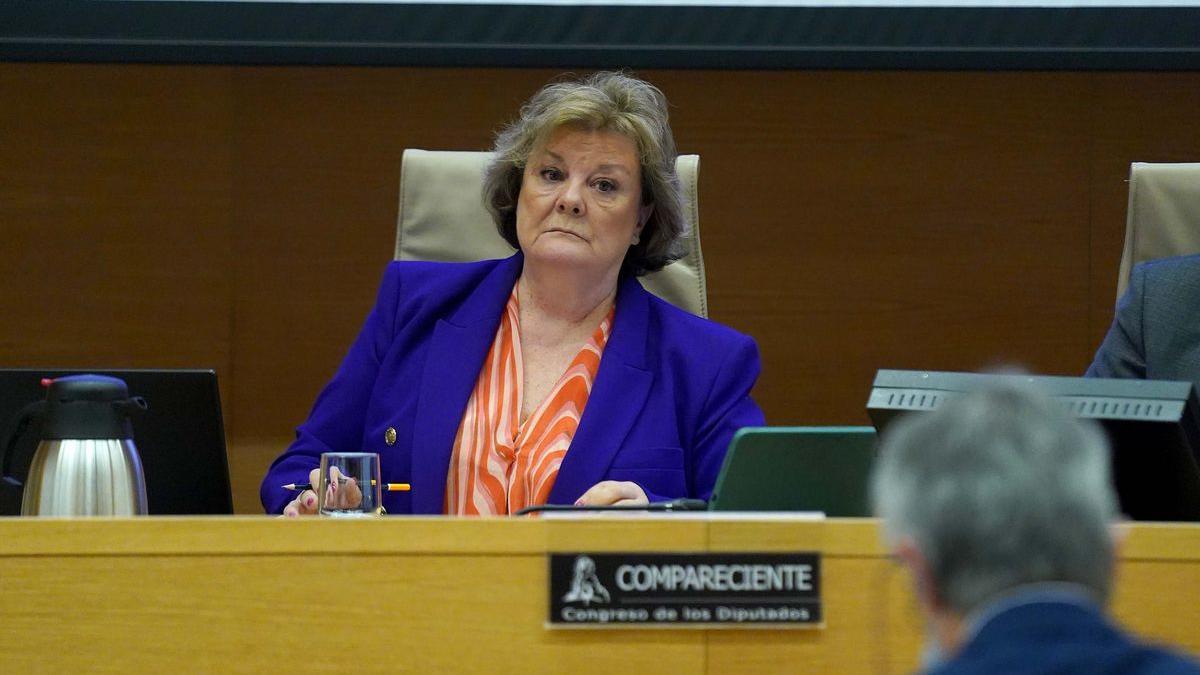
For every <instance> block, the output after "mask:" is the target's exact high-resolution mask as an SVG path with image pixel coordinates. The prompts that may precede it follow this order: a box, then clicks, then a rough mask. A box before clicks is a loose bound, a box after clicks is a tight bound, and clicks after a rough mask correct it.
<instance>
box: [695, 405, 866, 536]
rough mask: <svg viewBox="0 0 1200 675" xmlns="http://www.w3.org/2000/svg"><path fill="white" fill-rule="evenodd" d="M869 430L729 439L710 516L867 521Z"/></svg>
mask: <svg viewBox="0 0 1200 675" xmlns="http://www.w3.org/2000/svg"><path fill="white" fill-rule="evenodd" d="M874 459H875V430H874V429H873V428H871V427H746V428H744V429H741V430H739V431H738V432H737V433H736V434H734V437H733V441H731V442H730V444H729V452H728V453H726V454H725V463H724V464H723V465H722V466H721V472H720V473H719V474H718V475H717V483H716V487H715V488H714V489H713V495H712V499H711V500H710V501H709V504H708V509H709V510H710V511H809V512H814V511H816V512H821V513H824V514H825V515H826V516H829V517H834V518H850V517H865V516H869V515H870V514H871V513H870V505H869V503H868V498H867V480H868V476H869V475H870V473H871V463H872V462H873V461H874Z"/></svg>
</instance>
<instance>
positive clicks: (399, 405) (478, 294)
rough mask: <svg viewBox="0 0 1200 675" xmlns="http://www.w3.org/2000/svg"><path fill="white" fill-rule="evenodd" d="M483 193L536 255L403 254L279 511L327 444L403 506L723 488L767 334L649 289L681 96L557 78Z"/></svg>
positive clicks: (299, 447)
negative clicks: (373, 469) (370, 455)
mask: <svg viewBox="0 0 1200 675" xmlns="http://www.w3.org/2000/svg"><path fill="white" fill-rule="evenodd" d="M484 198H485V201H486V203H487V206H488V209H489V211H491V213H492V216H493V218H494V219H495V220H496V223H497V225H498V227H499V230H500V233H501V235H503V236H504V238H505V239H507V240H508V241H509V243H511V244H512V245H513V246H514V247H516V248H517V249H518V253H517V254H516V255H514V256H512V257H511V258H508V259H505V260H488V261H483V262H477V263H424V262H393V263H391V264H390V265H389V266H388V269H387V271H386V273H385V275H384V280H383V286H382V289H381V290H380V293H379V298H378V300H377V302H376V305H375V308H374V309H373V310H372V312H371V314H370V316H369V317H368V318H367V322H366V325H365V326H364V328H363V330H362V332H361V333H360V335H359V336H358V339H357V340H356V341H355V343H354V345H353V346H352V347H351V349H350V353H349V354H348V355H347V357H346V359H345V361H344V362H343V363H342V365H341V367H340V368H339V370H338V372H337V374H336V375H335V376H334V378H333V380H332V381H331V382H330V383H329V385H327V386H326V387H325V390H324V391H322V392H321V395H320V396H319V397H318V399H317V402H316V404H315V406H314V407H313V411H312V413H311V414H310V416H309V419H308V420H307V421H306V422H305V423H304V424H303V425H301V426H300V428H299V429H298V430H297V438H296V441H295V442H294V443H293V444H292V445H291V447H290V448H288V450H287V451H286V452H284V454H283V455H282V456H281V457H279V458H278V459H277V460H275V462H274V463H273V464H272V465H271V468H270V470H269V471H268V473H267V476H266V478H265V479H264V481H263V485H262V490H261V496H262V501H263V505H264V506H265V507H266V509H267V511H268V512H272V513H280V512H282V513H284V514H286V515H303V514H310V513H313V512H315V510H316V495H314V494H313V493H312V491H305V492H303V493H301V494H299V495H296V494H294V493H291V492H289V491H287V490H285V489H283V488H281V487H280V486H282V485H285V484H288V483H303V482H306V481H307V482H311V483H314V484H315V483H316V482H317V480H316V478H317V474H316V469H314V468H313V467H315V466H316V465H317V464H318V461H319V458H320V454H321V453H322V452H329V451H333V450H343V451H358V450H362V451H365V452H377V453H379V454H380V457H381V463H382V474H383V480H384V481H387V482H407V483H411V484H412V490H411V492H405V493H388V494H387V495H386V496H385V498H384V500H385V501H384V504H385V507H386V508H387V511H388V512H389V513H448V514H480V515H490V514H503V513H513V512H516V511H518V510H519V509H521V508H523V507H525V506H530V505H535V504H543V503H557V504H563V503H565V504H570V503H575V504H581V505H608V504H646V503H647V502H649V501H658V500H664V499H672V498H678V497H692V498H698V499H707V498H708V497H709V495H710V494H711V492H712V487H713V482H714V481H715V479H716V474H717V471H718V470H719V468H720V466H721V462H722V459H723V458H724V454H725V450H726V447H727V446H728V444H729V440H730V438H731V437H732V436H733V433H734V432H735V431H736V430H737V429H738V428H740V427H742V426H748V425H758V424H762V423H763V416H762V412H761V411H760V410H759V408H758V406H757V405H755V403H754V402H753V401H752V400H751V399H750V389H751V387H752V386H753V385H754V381H755V380H756V379H757V377H758V372H759V360H758V350H757V347H756V346H755V344H754V341H753V340H751V339H750V338H748V337H746V336H744V335H740V334H738V333H736V332H734V331H732V330H730V329H728V328H725V327H722V326H719V325H717V324H714V323H712V322H710V321H707V320H705V319H701V318H699V317H696V316H693V315H691V314H688V313H687V312H685V311H683V310H680V309H678V308H676V307H674V306H672V305H670V304H668V303H666V302H664V301H662V300H660V299H658V298H655V297H653V296H651V295H650V294H649V293H647V292H646V291H645V290H644V289H643V288H642V287H641V285H640V284H639V283H638V281H637V276H639V275H641V274H644V273H646V272H650V271H653V270H657V269H660V268H661V267H662V266H663V265H666V264H667V263H669V262H671V261H672V260H675V259H676V258H678V257H679V253H678V251H679V246H678V240H679V238H680V237H681V236H682V235H683V234H684V221H683V217H682V214H681V210H682V209H681V197H680V193H679V179H678V176H676V174H675V141H674V139H673V137H672V135H671V130H670V127H669V126H668V124H667V102H666V99H665V98H664V97H663V95H662V93H661V92H660V91H659V90H658V89H656V88H655V87H653V86H652V85H650V84H648V83H646V82H643V81H641V80H638V79H635V78H631V77H629V76H626V75H623V74H620V73H599V74H596V75H593V76H591V77H588V78H586V79H585V80H582V81H578V82H564V83H557V84H551V85H548V86H546V87H544V88H543V89H542V90H541V91H539V92H538V93H537V94H536V95H534V97H533V98H532V99H530V101H529V102H528V103H526V105H525V106H524V107H522V109H521V113H520V118H519V119H518V120H517V121H516V122H514V123H513V124H511V125H509V126H508V127H507V128H505V129H504V130H503V131H502V132H501V133H500V135H499V136H498V138H497V141H496V157H495V159H494V161H493V163H492V164H491V165H490V166H489V168H488V172H487V175H486V177H485V185H484Z"/></svg>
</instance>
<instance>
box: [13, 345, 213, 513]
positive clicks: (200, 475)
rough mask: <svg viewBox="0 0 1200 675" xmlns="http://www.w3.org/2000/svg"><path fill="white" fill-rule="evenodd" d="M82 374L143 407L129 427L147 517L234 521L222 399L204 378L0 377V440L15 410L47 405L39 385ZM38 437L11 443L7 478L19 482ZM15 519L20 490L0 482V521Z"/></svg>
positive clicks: (49, 373)
mask: <svg viewBox="0 0 1200 675" xmlns="http://www.w3.org/2000/svg"><path fill="white" fill-rule="evenodd" d="M81 373H91V374H95V375H109V376H112V377H118V378H120V379H122V380H124V381H125V384H126V385H128V387H129V395H130V396H141V397H143V398H145V399H146V402H147V403H148V404H149V406H150V407H149V410H147V411H146V412H145V413H144V414H141V415H136V416H134V417H133V419H132V420H131V422H132V425H133V442H134V444H135V445H136V446H137V449H138V455H139V456H140V457H141V460H142V471H143V473H144V474H145V477H146V506H147V510H148V511H149V513H150V515H211V514H218V515H219V514H229V513H233V499H232V497H231V495H230V489H229V466H228V460H227V458H226V455H225V428H224V425H223V423H222V418H221V399H220V394H219V392H218V390H217V375H216V373H214V372H213V371H211V370H105V369H90V368H89V369H74V370H65V369H55V368H42V369H7V370H0V435H3V436H4V438H7V437H8V436H9V434H10V433H11V432H13V431H15V424H14V422H15V417H16V416H17V414H18V413H19V412H20V411H21V409H22V408H24V407H25V406H26V405H27V404H29V403H32V402H34V401H38V400H41V399H44V398H45V397H46V390H45V389H44V388H43V387H42V385H41V380H42V378H44V377H49V378H55V377H62V376H64V375H77V374H81ZM40 437H41V427H40V424H38V423H37V422H35V423H32V424H30V425H29V427H28V428H27V429H26V430H25V431H24V433H22V434H21V437H20V438H18V439H17V449H16V455H15V457H16V458H18V461H15V462H14V464H13V467H12V469H13V475H14V477H16V478H19V479H21V480H22V481H24V480H25V476H26V474H27V473H28V472H29V460H30V459H31V458H32V455H33V449H34V447H35V446H36V445H37V442H38V439H39V438H40ZM3 440H4V439H0V442H2V441H3ZM20 512H21V488H19V487H13V486H11V485H9V484H7V483H6V482H4V481H0V515H17V514H19V513H20Z"/></svg>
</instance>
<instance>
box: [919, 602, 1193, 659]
mask: <svg viewBox="0 0 1200 675" xmlns="http://www.w3.org/2000/svg"><path fill="white" fill-rule="evenodd" d="M1052 673H1053V674H1055V675H1068V674H1070V675H1106V674H1107V675H1118V674H1120V675H1198V674H1200V667H1198V666H1197V665H1196V664H1195V663H1193V662H1191V661H1188V660H1186V659H1184V658H1183V657H1181V656H1179V655H1176V654H1173V653H1171V652H1168V651H1166V650H1163V649H1158V648H1155V647H1150V646H1147V645H1143V644H1139V643H1136V642H1134V641H1133V640H1131V639H1130V638H1129V636H1127V635H1125V634H1124V633H1122V632H1121V631H1119V630H1118V629H1117V628H1116V627H1115V626H1113V625H1112V624H1111V623H1109V622H1108V620H1107V619H1105V617H1104V615H1103V614H1102V613H1101V612H1100V610H1099V608H1097V607H1095V606H1093V605H1083V604H1076V603H1071V602H1053V601H1050V602H1030V603H1026V604H1019V605H1016V606H1014V607H1012V608H1010V609H1008V610H1005V611H1002V612H1000V613H999V614H997V615H996V616H994V617H992V618H991V619H990V620H988V621H987V622H986V623H985V624H984V625H983V626H982V627H981V628H980V629H979V632H978V633H976V634H975V636H974V638H972V639H971V641H970V642H968V643H967V645H966V646H965V647H963V650H962V651H961V652H960V653H959V654H958V655H957V656H956V657H955V658H953V659H952V660H950V661H949V662H947V663H946V664H944V665H943V666H941V667H940V668H936V669H934V670H932V671H930V675H1017V674H1019V675H1051V674H1052Z"/></svg>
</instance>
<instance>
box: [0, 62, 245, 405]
mask: <svg viewBox="0 0 1200 675" xmlns="http://www.w3.org/2000/svg"><path fill="white" fill-rule="evenodd" d="M227 82H228V71H224V70H216V69H206V68H188V67H170V68H162V67H152V66H141V67H123V66H71V65H39V64H23V65H16V64H0V100H2V101H3V104H0V134H3V136H0V148H2V150H0V251H2V253H0V270H2V271H0V317H3V321H4V326H5V328H4V330H3V331H2V332H0V364H3V365H5V366H60V367H76V366H80V367H86V366H92V367H113V368H120V367H169V366H189V367H206V368H215V369H217V371H218V372H219V373H220V374H221V376H222V377H223V378H224V380H225V382H224V384H225V385H226V389H228V385H229V378H230V377H231V376H232V373H231V371H230V368H229V365H230V325H229V321H230V309H231V306H230V291H231V288H230V285H229V283H228V280H229V277H228V273H227V270H228V267H229V266H230V264H231V261H232V256H231V247H230V236H229V234H230V194H229V170H230V163H231V154H230V152H231V137H230V130H231V125H232V117H231V106H230V99H229V97H228V87H227ZM226 420H227V421H232V415H229V416H227V417H226Z"/></svg>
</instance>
